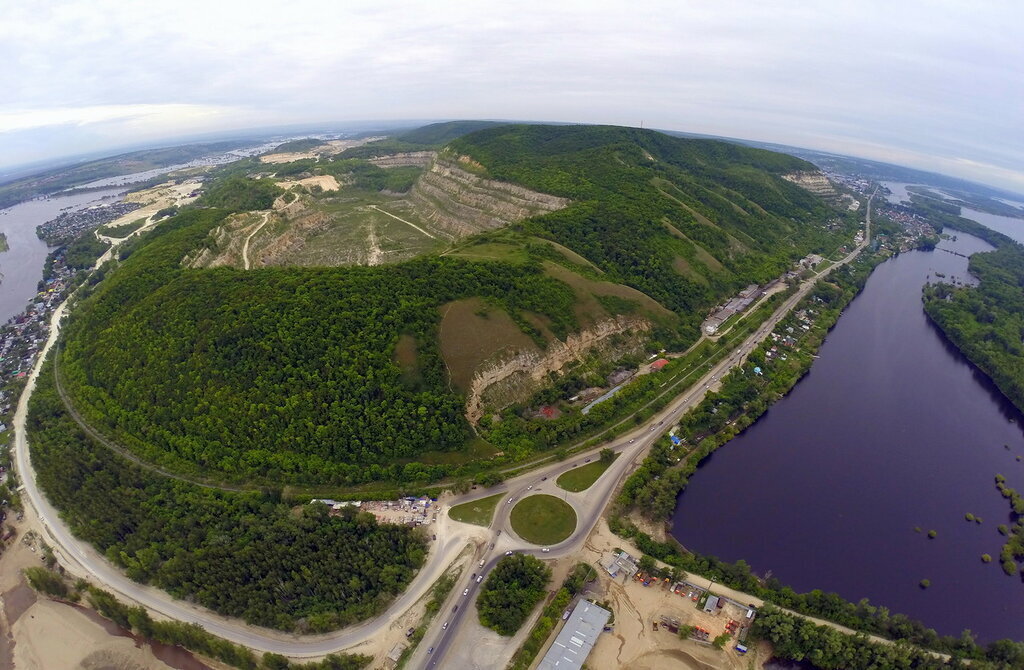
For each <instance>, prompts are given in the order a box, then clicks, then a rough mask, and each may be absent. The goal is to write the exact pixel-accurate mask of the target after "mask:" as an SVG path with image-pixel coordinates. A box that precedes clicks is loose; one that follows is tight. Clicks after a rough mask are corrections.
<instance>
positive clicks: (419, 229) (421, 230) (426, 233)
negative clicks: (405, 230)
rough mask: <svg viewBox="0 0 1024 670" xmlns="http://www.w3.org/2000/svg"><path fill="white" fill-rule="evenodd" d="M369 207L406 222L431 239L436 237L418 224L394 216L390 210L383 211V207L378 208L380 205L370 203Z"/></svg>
mask: <svg viewBox="0 0 1024 670" xmlns="http://www.w3.org/2000/svg"><path fill="white" fill-rule="evenodd" d="M369 207H370V209H375V210H377V211H378V212H380V213H381V214H385V215H387V216H390V217H391V218H392V219H395V220H396V221H401V222H402V223H404V224H406V225H408V226H412V227H413V228H415V229H416V230H418V231H420V232H421V233H423V234H424V235H426V236H427V237H429V238H430V239H432V240H436V239H437V236H436V235H432V234H431V233H428V232H427V231H425V230H423V229H422V228H420V227H419V226H417V225H416V224H415V223H413V222H412V221H406V220H405V219H403V218H401V217H399V216H395V215H394V214H392V213H391V212H385V211H384V210H383V209H381V208H380V207H378V206H377V205H370V206H369Z"/></svg>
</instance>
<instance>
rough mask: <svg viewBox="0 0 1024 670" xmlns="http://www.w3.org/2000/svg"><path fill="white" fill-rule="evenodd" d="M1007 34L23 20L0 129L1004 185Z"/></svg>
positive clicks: (29, 11) (764, 18) (451, 17)
mask: <svg viewBox="0 0 1024 670" xmlns="http://www.w3.org/2000/svg"><path fill="white" fill-rule="evenodd" d="M1022 19H1024V5H1019V4H1017V3H1011V2H1009V1H1007V0H995V1H994V2H987V3H981V4H979V3H970V2H966V1H956V0H945V1H942V2H931V1H925V0H909V1H906V2H901V3H892V2H883V1H882V0H865V1H863V2H859V3H846V4H842V3H839V4H837V3H830V4H829V5H828V6H827V8H825V9H820V8H819V7H817V6H815V3H801V2H795V1H793V2H788V1H783V2H774V3H755V2H740V1H738V0H726V1H723V2H715V3H701V2H695V1H678V0H676V1H672V2H668V1H666V2H660V1H654V2H650V1H639V2H630V3H623V2H615V3H613V2H593V1H592V2H578V1H575V0H572V1H569V2H559V3H553V2H549V1H547V2H540V1H537V0H524V1H523V2H520V3H515V4H508V3H505V4H496V3H487V2H479V3H469V2H455V1H444V0H434V1H433V2H430V3H398V2H388V1H385V0H379V1H374V2H369V1H364V0H347V1H346V2H344V3H331V2H315V1H311V0H293V1H292V2H289V3H287V4H284V5H282V4H281V3H270V2H264V1H262V0H260V1H253V2H244V3H243V2H232V1H225V0H221V1H219V2H198V1H196V0H179V1H178V2H175V3H124V2H121V1H119V0H89V1H88V2H85V1H66V2H43V3H20V4H18V5H15V6H12V7H11V8H8V9H6V10H5V17H4V21H3V22H0V59H3V62H4V63H5V67H4V68H2V69H0V90H3V91H4V92H5V95H4V101H3V102H0V129H3V128H7V127H15V124H22V125H24V124H25V123H32V121H30V120H26V117H30V116H36V117H37V119H44V120H48V119H54V120H55V122H56V123H61V124H67V123H73V124H78V126H76V127H78V128H79V129H81V131H82V133H83V135H82V136H83V137H93V138H94V139H95V137H96V136H95V135H94V134H92V133H91V131H90V127H91V126H93V125H102V126H104V127H108V128H113V127H115V126H116V125H117V124H123V126H122V129H123V132H122V134H121V137H122V138H125V139H127V138H128V137H130V136H134V134H139V135H142V134H145V135H147V136H152V135H154V134H157V133H161V132H164V133H167V134H168V135H173V134H175V127H176V123H175V118H176V116H177V118H178V119H179V121H178V122H177V125H179V126H180V132H178V133H177V134H181V133H183V132H191V131H192V130H196V129H200V128H202V127H205V128H207V129H209V130H217V129H220V128H226V127H228V126H230V125H231V124H234V125H235V126H236V127H242V126H243V125H244V124H246V123H248V124H252V125H260V124H264V125H265V124H266V123H277V122H282V123H284V122H294V123H304V122H322V121H332V120H334V121H345V120H351V119H367V118H379V119H404V118H472V117H475V118H521V119H536V120H559V121H582V122H600V123H622V124H628V125H639V123H640V122H641V121H644V122H645V124H646V125H647V126H650V127H663V128H669V129H677V130H687V131H693V132H710V133H715V134H722V135H728V136H733V137H746V138H751V139H760V140H767V141H776V142H788V143H795V144H800V145H803V146H809V147H812V148H819V149H825V150H837V151H838V150H840V147H842V150H843V151H844V152H846V153H852V154H855V155H863V156H867V157H876V158H877V157H878V156H879V153H880V152H889V153H891V154H893V155H907V156H910V157H912V158H913V160H915V161H916V162H915V163H914V166H915V167H927V164H929V163H934V164H935V165H942V166H944V169H948V170H953V171H957V172H956V174H958V175H959V176H967V175H970V177H971V178H975V179H982V180H991V181H993V183H999V184H1001V185H1009V184H1010V183H1013V184H1018V183H1019V181H1018V177H1017V176H1016V174H1017V172H1019V171H1020V169H1021V166H1022V165H1024V147H1022V145H1021V139H1020V133H1019V127H1020V121H1019V119H1020V118H1022V116H1024V114H1022V112H1024V85H1022V83H1024V82H1022V81H1021V79H1022V75H1021V69H1020V64H1021V63H1022V62H1024V43H1022V41H1021V40H1019V39H1017V37H1016V35H1015V34H1014V33H1013V32H1012V31H1011V30H1009V29H1008V27H1009V26H1013V25H1020V23H1021V20H1022ZM75 110H78V111H79V112H80V115H79V116H77V117H76V116H75V114H76V111H75ZM4 124H8V125H4ZM11 137H13V135H12V134H10V133H7V134H4V133H2V130H0V152H2V153H3V155H5V158H4V159H2V160H7V161H11V160H13V158H14V156H13V154H12V152H10V151H8V149H9V147H8V146H7V145H6V144H5V143H7V142H8V141H9V140H10V138H11ZM858 142H860V143H861V144H858ZM25 151H30V147H28V146H27V145H24V144H22V145H21V148H20V149H19V152H20V154H19V157H20V158H21V159H23V160H25V159H27V157H26V156H25V155H23V154H24V153H25ZM69 153H71V152H70V151H69ZM960 159H965V160H966V161H970V162H964V161H963V160H960Z"/></svg>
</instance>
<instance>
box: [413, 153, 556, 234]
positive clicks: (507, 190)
mask: <svg viewBox="0 0 1024 670" xmlns="http://www.w3.org/2000/svg"><path fill="white" fill-rule="evenodd" d="M410 199H411V200H412V202H413V203H414V205H415V206H416V209H417V210H418V211H419V212H420V213H421V216H423V218H424V219H426V220H427V221H429V222H430V223H432V224H433V225H434V226H435V227H436V228H439V229H441V230H443V231H445V232H446V234H447V236H448V237H450V238H451V239H458V238H460V237H465V236H466V235H472V234H473V233H478V232H481V231H484V230H494V229H495V228H502V227H504V226H507V225H509V224H510V223H515V222H516V221H520V220H522V219H525V218H528V217H531V216H536V215H538V214H544V213H547V212H553V211H555V210H558V209H562V208H563V207H565V206H567V205H568V204H569V200H568V198H559V197H557V196H553V195H548V194H546V193H538V192H537V191H531V190H530V189H527V188H523V187H522V186H516V185H514V184H509V183H506V182H501V181H495V180H493V179H485V178H483V177H481V176H479V175H476V174H473V173H472V172H470V171H469V170H465V169H463V168H462V167H460V166H459V164H458V162H457V161H454V160H451V159H450V158H448V157H445V156H442V155H439V156H437V157H436V158H435V159H434V161H433V163H431V165H430V167H429V168H428V169H427V171H426V172H424V173H423V175H422V176H421V177H420V178H419V180H418V181H417V182H416V185H415V186H414V187H413V189H412V193H411V195H410Z"/></svg>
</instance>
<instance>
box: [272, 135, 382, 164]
mask: <svg viewBox="0 0 1024 670" xmlns="http://www.w3.org/2000/svg"><path fill="white" fill-rule="evenodd" d="M382 139H384V138H383V137H364V138H363V139H360V140H330V141H329V142H327V143H326V144H324V145H323V146H319V147H314V150H313V151H282V152H279V153H275V154H266V155H264V156H260V162H261V163H271V164H276V163H291V162H292V161H299V160H304V159H306V158H317V157H318V156H319V155H321V154H322V155H327V156H333V155H335V154H340V153H341V152H342V151H345V150H346V149H351V148H352V147H358V146H359V145H361V144H366V143H367V142H374V141H376V140H382Z"/></svg>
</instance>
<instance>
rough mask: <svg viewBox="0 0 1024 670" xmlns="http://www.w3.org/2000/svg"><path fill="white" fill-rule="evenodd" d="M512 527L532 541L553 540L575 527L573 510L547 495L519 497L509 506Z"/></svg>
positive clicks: (534, 542)
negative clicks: (520, 498) (514, 504)
mask: <svg viewBox="0 0 1024 670" xmlns="http://www.w3.org/2000/svg"><path fill="white" fill-rule="evenodd" d="M511 521H512V529H513V530H515V531H516V534H517V535H518V536H519V537H521V538H523V539H524V540H526V541H527V542H532V543H533V544H540V545H548V544H557V543H558V542H561V541H562V540H564V539H566V538H567V537H569V536H570V535H572V532H573V531H574V530H576V512H575V511H574V510H573V508H572V507H570V506H569V505H568V503H565V502H562V501H561V500H559V499H558V498H556V497H554V496H549V495H533V496H528V497H526V498H523V499H522V500H521V501H519V502H518V503H517V504H516V506H515V507H513V508H512V516H511Z"/></svg>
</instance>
